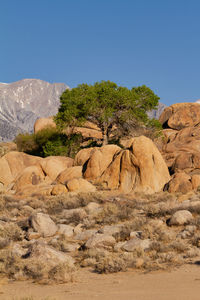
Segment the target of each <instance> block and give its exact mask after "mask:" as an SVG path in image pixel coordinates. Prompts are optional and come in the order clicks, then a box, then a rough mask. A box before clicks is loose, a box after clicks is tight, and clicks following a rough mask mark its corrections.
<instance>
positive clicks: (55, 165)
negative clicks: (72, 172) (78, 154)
mask: <svg viewBox="0 0 200 300" xmlns="http://www.w3.org/2000/svg"><path fill="white" fill-rule="evenodd" d="M73 163H74V160H73V159H72V158H70V157H65V156H49V157H46V158H43V159H42V160H41V161H40V166H41V167H42V169H43V171H44V173H45V174H46V175H47V176H48V177H49V178H50V179H51V180H52V181H53V180H55V179H56V177H57V176H58V175H59V174H60V173H61V172H62V171H63V170H65V169H66V168H69V167H72V166H73Z"/></svg>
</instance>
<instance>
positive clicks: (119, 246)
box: [114, 242, 126, 252]
mask: <svg viewBox="0 0 200 300" xmlns="http://www.w3.org/2000/svg"><path fill="white" fill-rule="evenodd" d="M125 244H126V242H118V243H117V244H116V245H115V246H114V251H116V252H118V251H119V250H121V249H122V247H123V246H124V245H125Z"/></svg>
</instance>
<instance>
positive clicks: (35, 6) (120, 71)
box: [0, 0, 200, 105]
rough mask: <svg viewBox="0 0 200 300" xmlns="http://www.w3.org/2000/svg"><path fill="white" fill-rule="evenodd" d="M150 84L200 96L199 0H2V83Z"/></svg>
mask: <svg viewBox="0 0 200 300" xmlns="http://www.w3.org/2000/svg"><path fill="white" fill-rule="evenodd" d="M22 78H39V79H42V80H46V81H49V82H65V83H66V84H68V85H69V86H70V87H75V86H76V85H77V84H79V83H83V82H84V83H91V84H92V83H94V82H95V81H100V80H111V81H114V82H116V83H117V84H119V85H123V86H127V87H129V88H130V87H132V86H138V85H142V84H146V85H147V86H149V87H150V88H151V89H153V90H154V92H155V93H157V94H158V96H159V97H160V98H161V100H160V101H162V102H163V103H165V104H167V105H170V104H172V103H176V102H186V101H195V100H197V99H199V98H200V1H198V0H196V1H195V0H190V1H189V0H187V1H186V0H180V1H179V0H174V1H172V0H0V82H13V81H17V80H20V79H22Z"/></svg>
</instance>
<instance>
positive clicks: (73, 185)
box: [66, 178, 96, 193]
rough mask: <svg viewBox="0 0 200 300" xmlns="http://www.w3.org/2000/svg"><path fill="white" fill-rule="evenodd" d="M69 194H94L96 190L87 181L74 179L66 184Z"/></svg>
mask: <svg viewBox="0 0 200 300" xmlns="http://www.w3.org/2000/svg"><path fill="white" fill-rule="evenodd" d="M66 186H67V188H68V190H69V192H85V193H87V192H95V191H96V188H95V186H94V185H92V184H91V183H90V182H89V181H87V180H85V179H83V178H78V179H77V178H74V179H72V180H70V181H68V182H67V184H66Z"/></svg>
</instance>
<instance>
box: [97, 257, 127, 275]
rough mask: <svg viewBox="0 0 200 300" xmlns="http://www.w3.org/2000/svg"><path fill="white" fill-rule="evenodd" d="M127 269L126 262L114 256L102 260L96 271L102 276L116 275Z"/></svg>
mask: <svg viewBox="0 0 200 300" xmlns="http://www.w3.org/2000/svg"><path fill="white" fill-rule="evenodd" d="M126 269H127V265H126V262H125V261H124V260H123V259H122V258H120V257H118V256H114V255H110V256H108V257H104V258H101V259H100V260H99V261H98V263H97V264H96V266H95V271H96V272H97V273H100V274H102V273H105V274H108V273H116V272H120V271H126Z"/></svg>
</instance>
